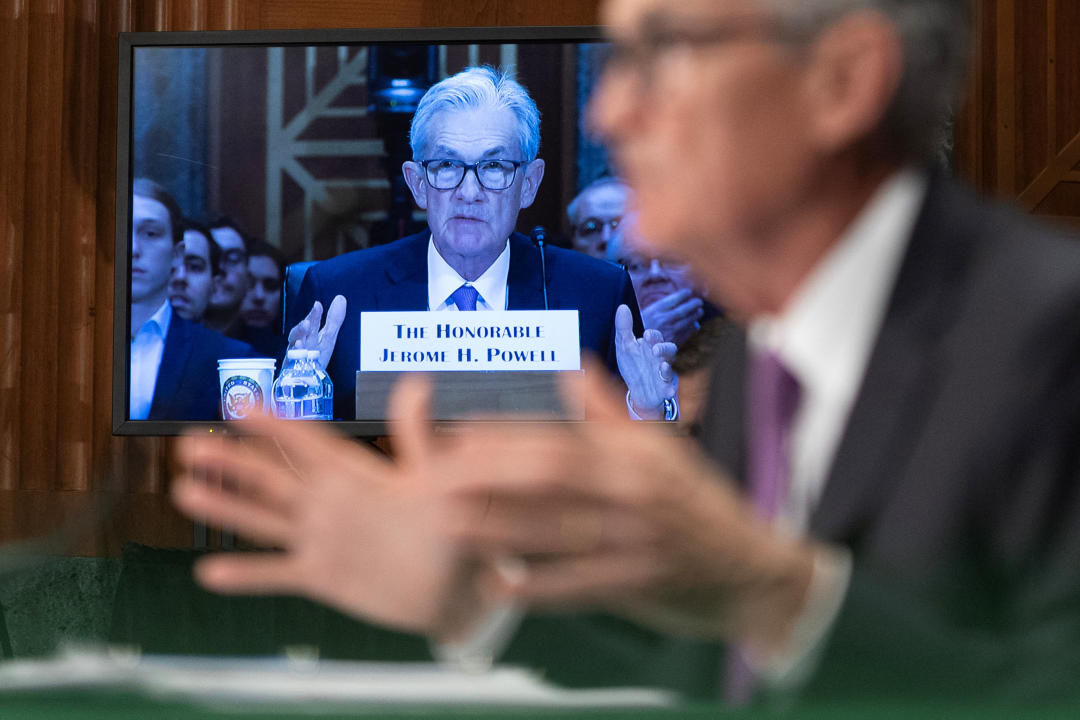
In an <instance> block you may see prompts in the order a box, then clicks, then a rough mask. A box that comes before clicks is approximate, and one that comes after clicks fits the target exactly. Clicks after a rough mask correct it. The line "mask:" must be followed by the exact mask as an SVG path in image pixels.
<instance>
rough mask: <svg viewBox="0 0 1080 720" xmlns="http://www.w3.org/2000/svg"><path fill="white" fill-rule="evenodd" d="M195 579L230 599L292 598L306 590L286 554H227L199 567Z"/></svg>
mask: <svg viewBox="0 0 1080 720" xmlns="http://www.w3.org/2000/svg"><path fill="white" fill-rule="evenodd" d="M195 579H196V580H198V581H199V583H200V584H201V585H203V586H204V587H205V588H207V589H208V590H213V591H214V592H219V593H226V594H230V595H238V594H250V595H276V594H291V593H294V592H296V591H299V590H302V586H301V582H300V574H299V573H298V572H297V568H296V565H295V563H294V562H293V561H292V560H291V558H290V557H289V556H288V555H286V554H284V553H226V554H219V555H211V556H208V557H204V558H202V559H200V560H199V561H198V562H197V563H196V564H195Z"/></svg>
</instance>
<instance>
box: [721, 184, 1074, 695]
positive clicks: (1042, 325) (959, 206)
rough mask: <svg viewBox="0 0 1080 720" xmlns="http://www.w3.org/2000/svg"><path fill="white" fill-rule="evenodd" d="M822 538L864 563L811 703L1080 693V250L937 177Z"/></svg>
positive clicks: (731, 342)
mask: <svg viewBox="0 0 1080 720" xmlns="http://www.w3.org/2000/svg"><path fill="white" fill-rule="evenodd" d="M745 354H746V343H745V336H744V335H743V334H742V333H739V332H736V333H733V334H732V335H730V336H729V337H728V342H727V343H726V344H725V345H724V346H723V347H722V348H721V351H720V357H719V360H718V367H717V368H716V376H715V378H716V380H715V382H714V386H713V390H712V397H711V412H712V414H711V418H710V420H711V421H710V422H709V424H708V426H707V427H706V429H705V431H704V433H703V440H704V442H705V445H706V447H707V449H708V450H709V451H710V452H711V454H713V455H714V457H716V458H717V459H718V460H719V462H720V463H721V464H722V465H724V466H725V467H727V468H728V469H730V470H731V471H732V472H733V473H734V474H735V475H736V476H737V477H741V476H742V472H743V467H744V458H743V453H742V450H741V449H742V448H743V447H744V446H745V443H744V442H743V437H744V435H743V432H744V430H743V428H744V423H743V412H742V411H743V408H744V391H743V387H744V377H745V367H746V362H745ZM809 531H810V533H811V534H812V535H813V536H815V537H817V538H821V539H824V540H827V541H830V542H833V543H838V544H842V545H844V546H847V547H848V548H850V549H851V551H852V556H853V560H854V568H853V573H852V582H851V585H850V587H849V590H848V594H847V597H846V599H845V602H844V605H843V607H842V609H841V611H840V615H839V619H838V622H837V623H836V625H835V626H834V627H833V629H832V633H831V636H830V639H829V641H828V642H827V644H826V646H825V652H824V655H823V658H822V662H821V664H820V665H819V667H818V669H817V672H816V673H815V675H814V676H813V677H812V679H811V681H810V684H809V687H808V688H807V690H808V691H809V693H810V695H811V696H812V695H814V694H818V695H829V696H835V697H842V698H845V699H851V698H856V697H858V696H859V695H860V694H861V693H865V694H867V695H876V696H882V695H886V696H887V695H892V696H895V697H897V698H910V697H919V696H925V697H936V698H940V697H949V696H953V697H962V698H965V699H968V700H976V701H987V700H995V699H1006V700H1007V699H1010V698H1012V699H1022V698H1030V697H1047V698H1055V697H1057V698H1060V697H1071V698H1072V699H1076V698H1080V242H1078V241H1077V240H1074V239H1070V238H1063V237H1058V236H1055V235H1054V234H1053V233H1052V232H1049V231H1047V230H1044V229H1042V228H1039V227H1037V226H1035V225H1034V224H1032V223H1031V221H1029V220H1027V219H1025V218H1023V217H1020V216H1018V215H1015V214H1013V213H1011V212H1008V211H1004V210H1000V209H988V208H986V207H982V206H980V205H979V204H978V203H977V202H976V201H975V200H974V199H972V198H971V197H969V196H968V195H967V194H966V193H965V192H964V191H962V190H960V189H959V188H956V187H954V186H952V185H951V184H949V183H947V182H946V181H942V180H940V179H934V180H933V181H932V182H931V184H930V189H929V192H928V195H927V199H926V201H925V203H924V207H923V209H922V211H921V214H920V216H919V218H918V220H917V223H916V225H915V228H914V230H913V235H912V239H911V242H910V245H909V247H908V250H907V253H906V256H905V259H904V261H903V264H902V266H901V269H900V273H899V276H898V280H897V285H896V288H895V290H894V292H893V294H892V297H891V299H890V301H889V305H888V309H887V311H886V315H885V318H884V321H883V325H882V328H881V329H880V332H879V335H878V337H877V340H876V342H875V345H874V348H873V350H872V352H871V356H870V360H869V363H868V366H867V370H866V374H865V376H864V379H863V382H862V386H861V388H860V391H859V393H858V396H857V398H856V400H855V403H854V405H853V408H852V412H851V415H850V417H849V419H848V423H847V426H846V429H845V431H844V434H843V437H842V439H841V441H840V444H839V446H838V450H837V453H836V456H835V458H834V460H833V463H832V466H831V470H830V471H829V473H828V475H827V480H826V483H825V487H824V490H823V494H822V496H821V499H820V503H819V504H818V506H817V508H816V511H815V512H814V513H813V514H812V516H811V518H810V527H809Z"/></svg>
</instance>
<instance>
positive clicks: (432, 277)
mask: <svg viewBox="0 0 1080 720" xmlns="http://www.w3.org/2000/svg"><path fill="white" fill-rule="evenodd" d="M509 275H510V240H509V238H507V240H506V246H505V247H504V248H503V251H502V252H501V253H499V257H497V258H495V262H493V263H491V265H490V266H489V267H488V269H487V270H485V271H484V273H483V274H482V275H481V276H480V277H478V278H476V280H473V281H471V282H470V281H468V280H466V279H465V278H463V277H461V275H459V274H458V272H457V270H455V269H454V268H452V267H450V265H449V264H448V263H447V262H446V260H444V259H443V257H442V255H440V254H439V251H438V250H437V249H436V248H435V243H434V241H432V240H431V239H430V238H429V239H428V250H427V276H428V308H429V309H431V310H457V306H456V305H455V304H454V301H453V300H450V294H451V293H453V292H454V291H455V290H457V289H458V288H459V287H461V286H462V284H464V283H468V284H469V285H472V286H473V287H474V288H476V291H477V292H478V293H480V297H479V298H477V300H476V309H477V310H505V309H506V279H507V277H508V276H509Z"/></svg>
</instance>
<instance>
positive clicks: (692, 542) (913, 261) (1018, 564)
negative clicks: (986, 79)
mask: <svg viewBox="0 0 1080 720" xmlns="http://www.w3.org/2000/svg"><path fill="white" fill-rule="evenodd" d="M967 5H968V4H967V2H965V1H964V0H907V1H906V2H893V1H891V0H876V1H875V0H729V1H728V2H716V1H715V0H687V1H686V2H681V3H671V2H665V1H664V0H611V1H610V2H608V3H607V4H606V5H605V6H604V20H605V21H606V22H607V23H608V24H609V25H610V28H611V34H612V38H613V41H614V57H613V59H612V63H611V65H609V67H608V68H607V70H606V72H605V74H604V77H603V80H602V82H601V84H600V86H599V89H598V93H597V97H596V98H594V102H593V114H592V123H593V126H594V128H596V129H597V130H598V131H600V132H601V133H602V134H603V135H604V136H605V137H606V139H607V140H608V141H609V142H610V144H611V146H612V150H613V152H614V154H615V157H616V158H617V161H618V165H619V167H620V172H621V173H622V174H623V175H624V176H625V177H626V178H627V180H628V182H629V183H630V185H631V186H632V187H634V189H635V193H636V203H637V207H638V210H639V212H640V227H641V232H642V234H643V235H645V236H647V237H648V238H649V239H650V243H651V244H652V245H653V246H654V247H655V248H656V250H657V251H658V252H659V253H661V254H664V255H667V254H677V255H679V256H681V257H683V258H685V259H687V260H688V261H690V262H692V263H693V265H694V269H695V271H697V272H699V273H700V275H701V276H702V277H703V278H704V279H705V280H706V282H707V283H708V286H709V290H710V292H711V293H715V295H716V297H717V298H718V299H719V301H720V303H721V304H722V305H723V306H724V307H725V309H727V310H729V312H730V314H731V316H732V317H733V318H735V319H737V320H738V321H739V322H740V323H741V324H742V325H743V327H744V328H745V332H736V333H732V334H731V335H730V337H726V338H725V339H724V342H723V343H722V345H721V347H720V349H719V352H718V359H717V361H716V368H715V370H716V373H715V381H714V386H713V389H712V401H711V403H710V405H709V407H708V409H707V410H706V416H707V417H706V424H707V427H706V428H705V430H704V431H703V438H702V439H703V441H704V446H705V450H706V452H707V453H708V455H709V456H711V457H709V458H707V457H706V455H705V454H704V453H699V452H698V451H697V450H695V449H694V448H693V447H691V446H690V444H689V442H688V441H685V440H680V439H676V438H672V437H669V436H667V435H665V434H663V433H661V432H658V431H657V429H656V428H654V427H650V426H644V425H641V424H637V425H635V424H632V423H630V422H627V421H624V420H623V419H622V415H621V414H620V412H619V410H621V401H620V400H619V399H618V398H616V399H612V398H611V397H610V396H609V394H608V392H607V391H606V390H605V389H604V388H603V387H601V386H600V385H599V384H598V383H597V382H595V381H593V382H589V383H587V389H586V393H587V400H588V401H590V403H591V405H592V407H593V412H594V417H599V418H602V419H600V420H598V421H597V422H594V423H591V424H585V425H584V426H581V427H575V428H574V429H573V430H567V429H565V428H560V427H547V428H544V427H541V428H537V427H530V428H522V427H520V426H513V425H504V426H495V427H482V428H470V429H467V430H465V431H463V432H462V434H461V435H460V436H457V437H455V438H454V442H453V445H452V446H451V445H444V444H441V443H440V442H436V441H435V440H434V439H433V438H432V437H431V435H430V434H429V433H427V432H426V431H425V428H424V426H423V417H424V413H423V410H422V401H421V400H422V392H420V391H419V390H418V388H417V387H415V385H410V386H407V387H405V388H404V389H403V390H402V392H401V394H400V395H399V399H398V407H399V413H400V415H401V417H402V418H403V422H402V424H401V425H400V431H399V434H398V437H397V441H396V442H397V446H398V447H399V451H400V452H399V459H398V460H397V461H396V462H395V463H394V464H391V463H390V462H389V461H386V460H382V459H378V458H375V457H372V456H369V455H367V454H366V453H362V452H361V451H359V450H357V449H351V450H350V452H351V453H352V454H353V456H354V457H351V458H349V459H348V461H346V460H344V459H343V460H336V459H335V460H334V461H333V464H332V466H329V467H326V468H325V469H323V467H322V466H320V464H318V463H316V462H315V457H314V453H316V452H317V451H316V450H314V449H313V448H319V451H318V452H319V454H320V455H322V456H326V455H328V454H330V448H336V447H337V446H338V445H339V444H340V443H337V442H336V441H333V440H330V439H328V438H321V437H317V436H315V435H314V431H311V433H312V434H311V436H310V437H306V438H305V440H306V441H307V444H305V446H304V448H303V449H302V448H300V447H299V446H296V445H295V444H287V445H286V446H285V447H286V451H287V453H288V454H289V456H290V457H296V456H298V455H299V456H300V457H311V459H312V461H311V462H310V463H309V464H307V465H305V466H304V467H303V469H302V470H301V473H300V474H301V475H302V476H303V477H304V478H305V480H304V481H303V482H301V481H299V480H296V479H290V478H295V474H290V473H289V472H288V471H286V470H285V468H286V467H287V466H286V465H285V464H284V463H283V462H281V461H276V462H275V461H272V460H271V459H269V458H266V457H263V456H254V455H253V456H251V457H248V458H243V459H231V458H229V457H227V456H225V454H224V453H222V452H221V451H214V450H212V449H211V448H209V447H207V446H206V445H205V444H193V445H192V446H189V447H188V448H187V451H188V452H190V453H191V454H190V455H189V457H191V458H192V460H191V461H190V462H191V464H192V465H193V466H195V467H196V468H202V467H211V468H219V469H223V470H226V471H227V472H229V473H230V474H235V475H237V476H238V477H244V478H246V480H245V487H246V488H247V489H248V492H247V494H246V495H245V498H244V499H241V498H238V497H237V496H234V495H229V494H222V493H220V492H219V491H213V490H210V489H207V488H205V487H201V486H199V485H197V484H195V483H191V482H185V483H181V484H179V485H178V486H177V498H178V500H179V502H180V504H181V506H182V507H184V508H185V509H186V510H187V511H188V512H190V513H193V514H195V515H196V516H201V517H210V518H212V519H213V520H214V521H216V522H220V523H224V524H226V525H230V526H235V527H237V528H239V529H241V530H242V531H244V532H248V533H252V534H255V535H256V536H257V537H259V538H260V539H262V540H264V541H267V542H270V543H273V544H276V545H279V546H282V547H284V548H285V552H284V553H283V554H282V555H277V556H271V557H261V558H259V559H250V558H247V559H245V558H214V559H213V560H211V561H209V562H207V564H206V565H204V566H203V567H202V568H201V577H202V579H203V581H204V582H205V583H206V584H207V585H209V586H210V587H214V588H217V589H221V590H226V591H231V592H237V591H252V590H256V591H263V592H269V591H272V590H275V589H277V590H280V589H288V590H294V591H300V592H305V593H308V594H311V595H314V596H316V597H320V598H322V599H324V600H327V601H329V602H332V603H335V604H337V605H339V606H341V607H345V608H347V609H350V610H352V611H354V612H357V613H360V614H362V615H365V616H367V617H372V618H375V619H377V620H381V621H383V622H388V623H391V624H395V625H397V626H399V627H411V628H416V629H421V630H423V631H425V632H428V633H431V634H433V635H436V636H440V637H443V638H447V637H454V636H455V635H457V636H460V635H462V634H463V633H464V634H467V632H466V631H465V630H464V629H463V628H467V627H468V626H469V625H470V624H471V623H469V622H463V621H462V620H461V618H462V617H469V616H470V613H469V612H467V611H466V610H467V609H468V608H470V607H471V608H473V611H474V612H475V609H476V607H477V605H475V604H471V603H473V601H474V600H475V598H474V596H472V595H470V594H469V593H468V592H465V591H463V588H465V589H468V590H473V591H477V592H479V593H480V595H479V597H480V598H481V600H482V601H483V602H486V603H490V602H492V600H491V599H492V598H497V599H512V600H514V601H517V602H522V603H530V604H539V605H546V604H552V603H557V604H560V605H564V606H565V605H576V606H589V607H600V608H604V609H607V610H610V611H613V612H616V613H620V614H623V615H625V616H627V617H630V618H634V619H636V620H637V621H639V622H642V623H644V624H647V625H649V626H651V627H653V628H657V629H661V630H666V631H669V632H673V633H677V634H683V635H689V636H692V637H697V638H705V639H715V640H717V641H723V642H725V643H727V650H725V651H724V652H722V653H718V654H717V656H716V666H715V668H714V669H715V671H716V676H717V677H720V676H722V677H723V681H722V685H723V689H722V692H723V694H724V696H725V697H727V698H728V699H730V700H731V701H733V702H739V701H743V700H745V699H746V698H748V697H750V696H751V695H752V694H753V692H754V691H755V689H757V690H758V691H760V690H762V689H768V690H776V689H778V688H788V689H792V688H802V689H803V691H804V692H806V693H808V694H810V695H813V694H814V693H818V694H826V695H830V694H831V695H841V696H843V697H847V698H850V697H853V696H859V695H871V696H876V697H882V696H884V697H892V698H903V699H905V700H909V701H910V700H911V699H915V698H920V697H934V698H942V697H947V698H968V699H972V698H974V699H977V700H979V701H980V702H987V701H989V700H994V699H1010V700H1019V699H1027V698H1040V699H1047V698H1053V699H1059V700H1060V699H1062V698H1064V697H1071V696H1073V695H1075V693H1076V692H1077V689H1076V683H1075V677H1076V672H1077V670H1078V668H1080V567H1078V565H1077V563H1076V561H1075V559H1076V558H1077V557H1080V483H1078V482H1077V478H1078V477H1080V453H1078V452H1077V451H1076V438H1077V437H1080V373H1077V372H1076V368H1077V367H1080V247H1078V246H1077V245H1076V244H1075V241H1072V240H1069V239H1064V238H1061V237H1058V236H1056V235H1054V234H1052V233H1050V232H1047V231H1045V230H1043V229H1041V228H1038V227H1036V226H1034V225H1032V224H1031V223H1030V222H1029V221H1028V220H1027V219H1026V218H1023V217H1020V216H1018V215H1014V214H1012V213H1010V212H1008V211H1003V210H999V209H995V208H992V207H986V206H983V205H981V204H979V203H978V202H976V201H975V200H973V199H972V198H971V197H970V196H969V195H968V194H967V193H966V192H964V191H963V190H962V189H960V188H957V187H955V186H954V185H953V184H951V183H950V182H949V181H948V180H946V179H944V178H942V177H940V176H938V175H935V174H933V173H932V172H930V171H929V170H928V168H929V167H930V166H931V160H930V158H931V157H932V154H933V149H934V146H935V145H936V142H937V137H938V134H937V132H936V131H937V128H938V127H939V123H940V120H941V118H942V116H943V113H944V111H945V109H946V108H947V106H948V104H949V102H950V100H951V98H952V97H953V94H954V89H955V85H956V83H957V81H958V79H959V78H960V76H961V75H962V71H963V57H962V55H963V53H962V52H961V50H962V49H963V48H964V46H965V40H966V38H967V32H968V28H969V25H968V17H967V15H968V12H967V10H968V8H967ZM418 397H419V398H420V399H418ZM261 427H262V429H266V430H268V431H271V432H274V433H276V435H277V436H278V437H279V438H281V439H282V442H283V443H285V442H286V440H285V433H283V432H282V431H280V430H277V429H274V428H272V426H261ZM443 442H445V441H443ZM301 452H304V453H306V455H300V453H301ZM335 452H338V451H337V450H335ZM261 466H265V469H266V472H265V473H263V474H266V475H270V473H271V472H272V473H273V476H272V477H273V479H272V480H268V481H265V482H264V481H258V480H257V477H258V473H256V472H255V471H254V470H253V469H252V468H256V467H261ZM435 468H438V470H437V471H436V470H435ZM312 476H315V477H317V479H316V480H314V481H313V480H312V479H311V477H312ZM346 478H347V479H346ZM313 483H314V484H313ZM323 486H325V487H323ZM368 496H371V497H373V498H374V499H375V500H377V501H378V502H380V503H382V504H383V508H384V509H385V511H386V512H388V513H389V512H394V513H396V515H397V517H399V518H400V519H401V522H400V523H394V524H393V527H392V528H388V529H385V530H384V529H383V528H379V527H370V528H367V529H364V528H362V527H360V526H359V524H358V523H356V522H354V521H353V520H351V519H349V518H339V520H340V522H339V523H338V525H339V526H340V527H339V528H338V530H337V533H333V532H331V531H330V529H329V528H330V525H331V521H332V520H333V519H334V518H333V517H331V515H332V513H334V512H336V511H337V510H336V508H340V506H342V505H343V504H352V505H353V506H359V505H362V504H364V503H365V502H367V500H366V498H368ZM406 508H415V509H416V512H417V517H418V518H421V519H418V520H417V521H416V522H415V523H414V526H415V533H406V532H405V530H404V528H403V526H404V524H405V523H406V521H407V520H408V519H409V517H410V513H409V512H408V511H407V510H406ZM421 511H422V512H421ZM322 520H326V522H322ZM384 522H386V521H384ZM347 533H352V534H354V535H356V536H357V541H359V540H361V539H362V540H363V547H364V548H365V555H364V556H363V557H362V558H359V560H357V561H356V563H355V564H354V562H353V560H352V558H349V557H344V558H343V557H341V549H340V548H341V547H342V546H343V545H344V544H345V543H344V542H342V540H347V539H348V536H347V535H346V534H347ZM335 534H340V535H341V537H333V536H334V535H335ZM402 535H405V536H406V537H408V539H409V541H410V543H412V544H411V545H410V546H409V547H408V548H407V549H406V552H407V553H408V555H407V556H403V555H399V556H398V557H408V558H409V562H408V563H401V562H399V563H396V565H395V567H399V566H401V565H408V566H409V568H410V570H416V571H417V572H418V573H420V574H421V575H422V577H394V578H393V580H394V581H395V582H396V583H400V584H398V585H395V584H394V583H391V582H385V583H379V582H374V581H372V580H371V578H372V576H371V574H370V573H371V569H370V568H369V567H367V566H366V565H364V563H365V562H372V563H373V566H374V567H376V568H378V567H380V565H379V564H378V563H375V561H373V560H372V559H371V557H370V553H372V552H373V551H374V549H375V548H377V547H383V548H385V549H386V550H387V552H390V553H391V554H392V548H393V547H394V545H393V543H394V541H395V540H399V539H400V538H401V536H402ZM446 538H450V539H451V540H452V542H442V541H443V540H445V539H446ZM333 553H337V554H336V555H333V556H332V557H331V555H332V554H333ZM506 558H514V559H516V561H515V562H513V563H512V564H510V565H508V564H507V562H506ZM379 562H381V563H382V564H383V566H385V565H386V564H388V563H389V562H390V561H389V560H388V559H386V558H383V559H381V560H380V561H379ZM485 567H486V568H488V570H487V571H486V572H485V570H484V568H485ZM423 568H429V569H431V570H432V571H431V572H423V571H422V569H423ZM472 573H476V575H475V577H476V581H474V582H470V581H469V578H470V575H471V574H472ZM342 577H347V578H348V579H349V581H350V582H353V583H355V585H352V586H350V587H348V588H346V587H342V585H341V583H340V582H339V583H337V584H334V583H333V582H332V580H333V578H342ZM365 580H366V581H367V582H365ZM406 584H411V585H413V587H412V588H410V589H409V592H406V590H405V588H404V587H403V585H406ZM418 591H419V592H418ZM421 592H422V593H425V594H423V595H420V594H419V593H421ZM398 595H400V597H397V596H398ZM395 597H397V599H396V600H395ZM417 597H423V598H424V604H423V606H421V607H418V606H417V604H416V602H415V598H417ZM409 598H411V599H413V600H414V602H412V603H401V602H400V600H401V599H409ZM440 600H441V601H440ZM448 618H450V619H453V620H456V621H457V622H456V623H455V622H450V621H448V620H447V619H448ZM455 630H456V632H455Z"/></svg>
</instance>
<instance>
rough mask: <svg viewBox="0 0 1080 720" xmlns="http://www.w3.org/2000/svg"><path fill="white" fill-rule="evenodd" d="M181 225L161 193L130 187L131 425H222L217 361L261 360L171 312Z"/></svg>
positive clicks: (142, 182) (147, 183)
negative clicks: (152, 422) (146, 422)
mask: <svg viewBox="0 0 1080 720" xmlns="http://www.w3.org/2000/svg"><path fill="white" fill-rule="evenodd" d="M183 223H184V220H183V214H182V213H181V212H180V208H179V206H178V205H177V204H176V201H175V200H174V199H173V197H172V196H171V195H170V194H169V193H168V192H167V191H166V190H165V189H164V188H163V187H161V186H160V185H158V184H157V183H155V182H154V181H152V180H149V179H146V178H137V179H136V180H135V181H134V182H133V183H132V197H131V327H130V332H131V346H130V351H131V356H130V357H131V365H130V367H131V373H130V378H129V380H130V387H129V397H128V400H129V405H128V417H129V418H130V419H131V420H216V419H220V417H221V400H220V392H219V384H218V371H217V361H218V359H219V358H241V357H257V356H258V353H257V352H256V351H255V350H254V349H253V348H252V347H251V346H250V345H247V344H246V343H242V342H238V341H236V340H233V339H231V338H227V337H225V336H223V335H221V334H220V333H217V332H214V331H213V330H209V329H207V328H205V327H203V326H202V325H201V324H199V323H198V322H195V321H192V320H189V319H187V318H185V317H183V316H182V315H180V313H178V312H175V313H174V312H173V309H172V305H171V304H170V302H169V278H170V275H171V274H172V269H173V258H174V257H175V253H176V248H178V247H179V246H180V244H181V242H183V238H184V235H183V226H184V224H183Z"/></svg>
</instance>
